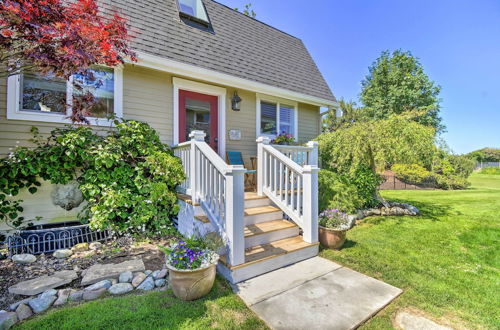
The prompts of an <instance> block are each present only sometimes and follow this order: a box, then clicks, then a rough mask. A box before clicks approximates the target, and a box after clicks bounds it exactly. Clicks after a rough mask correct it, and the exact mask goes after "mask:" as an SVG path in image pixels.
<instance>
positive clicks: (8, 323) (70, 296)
mask: <svg viewBox="0 0 500 330" xmlns="http://www.w3.org/2000/svg"><path fill="white" fill-rule="evenodd" d="M167 276H168V270H167V269H166V268H163V269H161V270H155V271H151V270H146V271H144V272H136V273H132V271H125V272H122V273H121V274H119V276H118V278H112V279H106V280H102V281H99V282H97V283H94V284H92V285H89V286H87V287H85V288H83V289H80V290H77V289H73V288H66V289H61V290H56V289H49V290H46V291H44V292H43V293H41V294H39V295H38V296H34V297H29V298H26V299H23V300H20V301H18V302H16V303H13V304H11V305H10V306H9V311H5V310H2V311H0V329H9V328H10V327H12V326H13V325H15V324H16V323H17V322H20V321H24V320H26V319H28V318H30V317H31V316H33V315H35V314H39V313H43V312H45V311H47V310H48V309H49V308H51V307H58V306H63V305H65V304H67V303H69V302H84V301H90V300H95V299H98V298H102V297H105V296H109V295H111V296H118V295H123V294H126V293H129V292H131V291H134V290H136V291H151V290H158V291H164V290H167V289H168V287H169V282H168V277H167Z"/></svg>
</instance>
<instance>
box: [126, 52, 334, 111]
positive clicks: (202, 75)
mask: <svg viewBox="0 0 500 330" xmlns="http://www.w3.org/2000/svg"><path fill="white" fill-rule="evenodd" d="M137 57H138V62H137V63H134V62H131V61H129V63H131V64H136V65H140V66H143V67H147V68H151V69H156V70H160V71H165V72H169V73H172V74H178V75H183V76H187V77H192V78H194V79H198V80H205V81H207V82H212V83H215V84H219V85H227V86H230V87H234V88H236V89H245V90H249V91H254V92H257V93H264V94H272V95H275V96H276V97H281V98H284V99H287V100H293V101H297V102H303V103H307V104H312V105H317V106H333V107H337V106H338V105H339V103H338V102H335V101H330V100H326V99H323V98H319V97H315V96H310V95H306V94H303V93H298V92H293V91H289V90H287V89H284V88H279V87H275V86H270V85H266V84H263V83H259V82H255V81H252V80H248V79H244V78H239V77H235V76H231V75H229V74H225V73H220V72H217V71H214V70H210V69H204V68H201V67H198V66H195V65H192V64H186V63H181V62H178V61H173V60H170V59H166V58H162V57H160V56H155V55H150V54H147V53H144V52H137Z"/></svg>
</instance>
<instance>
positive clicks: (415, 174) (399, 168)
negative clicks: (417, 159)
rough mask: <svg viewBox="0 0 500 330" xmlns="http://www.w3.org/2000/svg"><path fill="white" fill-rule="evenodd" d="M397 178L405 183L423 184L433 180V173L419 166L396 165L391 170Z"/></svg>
mask: <svg viewBox="0 0 500 330" xmlns="http://www.w3.org/2000/svg"><path fill="white" fill-rule="evenodd" d="M391 170H393V171H394V173H395V174H396V177H397V178H398V179H400V180H402V181H404V182H411V183H417V184H418V183H423V182H425V181H428V180H429V179H431V178H432V176H431V172H429V171H427V170H426V169H425V168H423V167H422V166H420V165H418V164H394V165H393V166H392V168H391Z"/></svg>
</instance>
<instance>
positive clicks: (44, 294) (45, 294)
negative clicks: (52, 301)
mask: <svg viewBox="0 0 500 330" xmlns="http://www.w3.org/2000/svg"><path fill="white" fill-rule="evenodd" d="M56 294H57V290H54V289H50V290H47V291H45V292H43V293H42V294H41V295H40V298H46V297H50V296H55V295H56Z"/></svg>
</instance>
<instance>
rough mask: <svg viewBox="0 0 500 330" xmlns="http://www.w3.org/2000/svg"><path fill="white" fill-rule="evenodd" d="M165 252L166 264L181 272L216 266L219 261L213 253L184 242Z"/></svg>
mask: <svg viewBox="0 0 500 330" xmlns="http://www.w3.org/2000/svg"><path fill="white" fill-rule="evenodd" d="M167 252H168V253H167V263H168V264H169V265H170V266H172V267H173V268H176V269H181V270H195V269H199V268H205V267H208V266H210V265H213V264H216V263H217V261H218V259H219V255H218V254H217V253H215V252H214V251H212V250H210V249H208V248H203V247H200V246H199V244H195V243H192V242H186V241H179V242H178V243H176V244H174V245H173V246H172V248H171V249H170V250H167Z"/></svg>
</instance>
